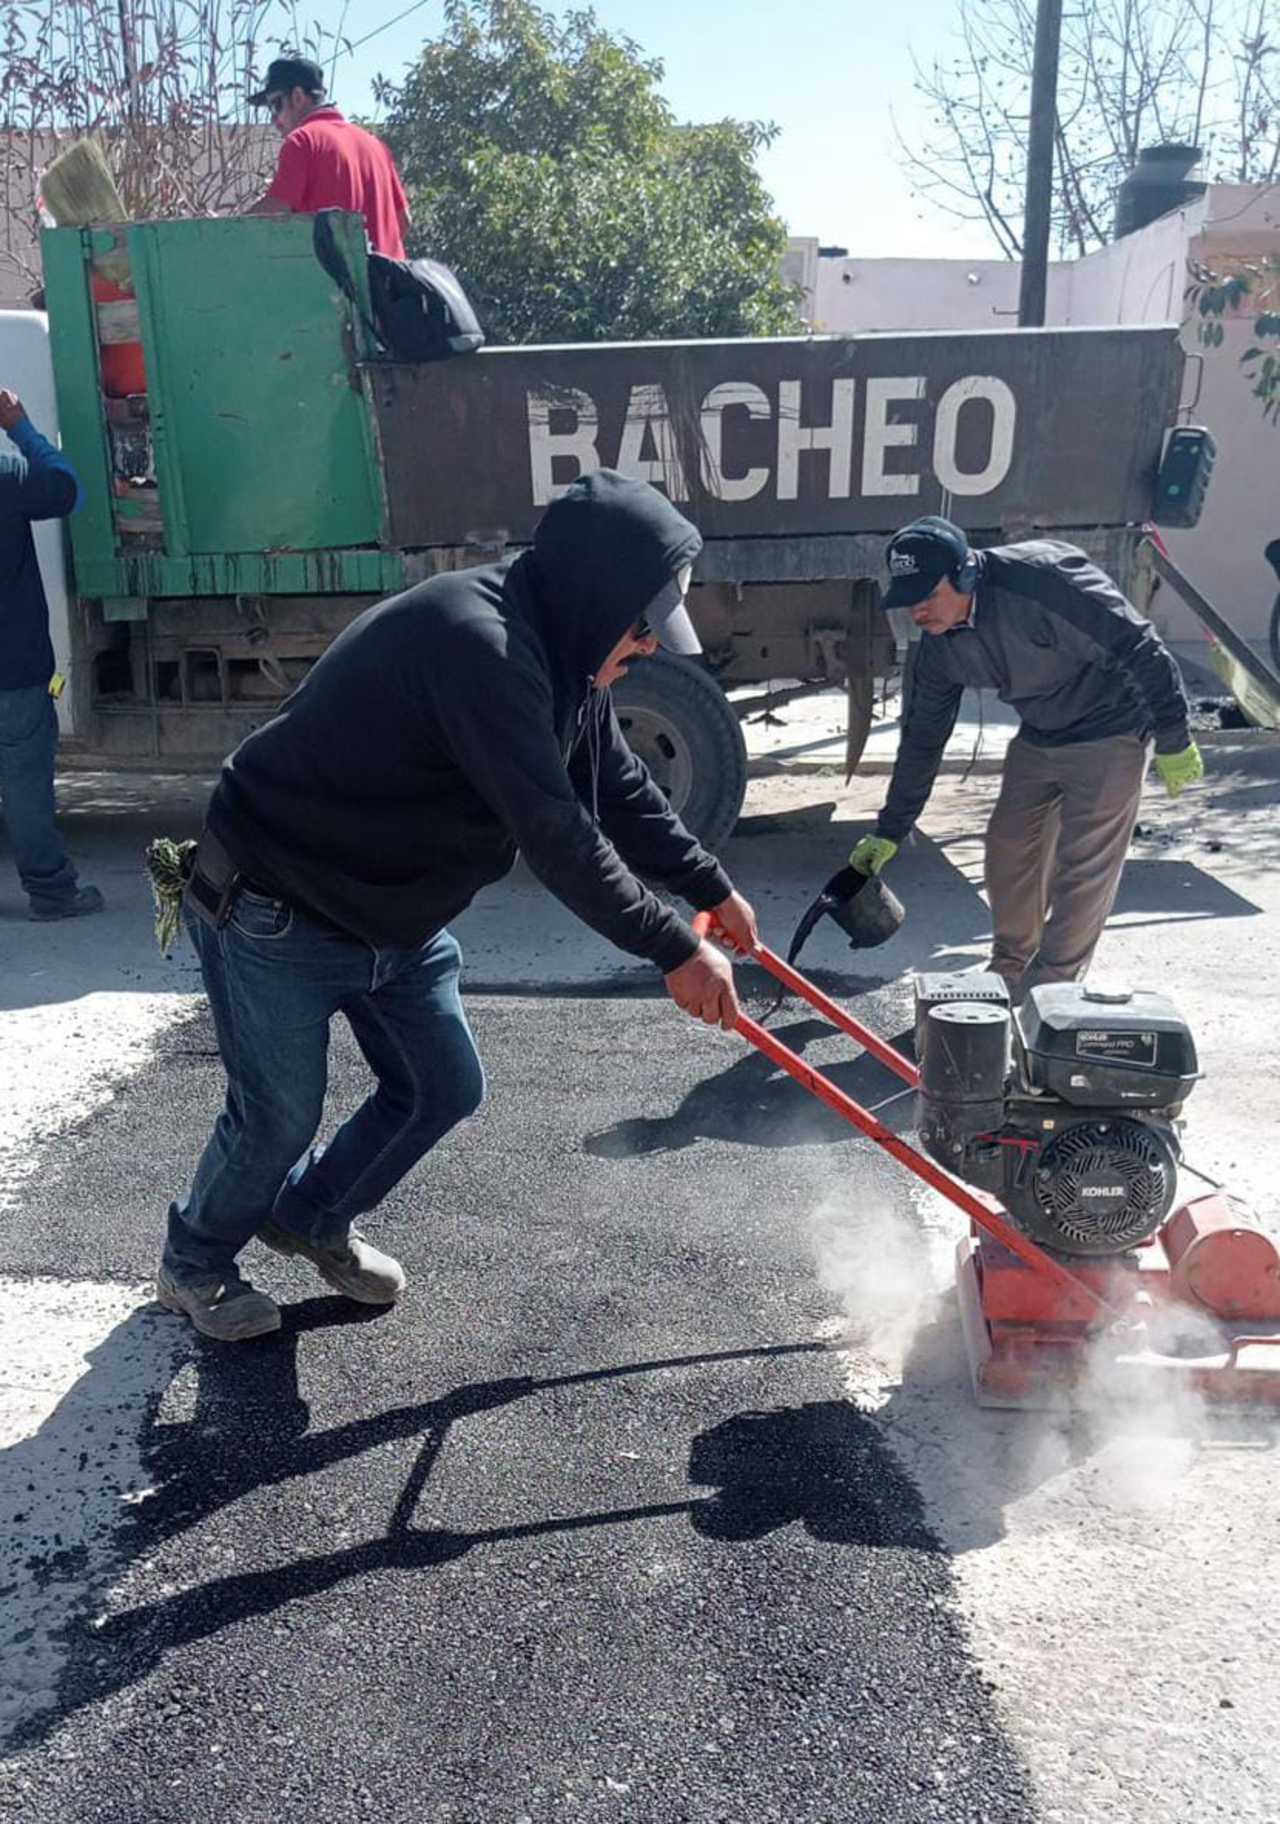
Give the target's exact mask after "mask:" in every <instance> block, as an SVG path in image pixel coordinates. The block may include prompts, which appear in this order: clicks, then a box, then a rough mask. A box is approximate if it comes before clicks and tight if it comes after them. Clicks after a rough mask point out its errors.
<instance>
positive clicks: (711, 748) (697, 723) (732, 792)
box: [613, 652, 747, 849]
mask: <svg viewBox="0 0 1280 1824" xmlns="http://www.w3.org/2000/svg"><path fill="white" fill-rule="evenodd" d="M613 703H614V708H615V710H616V711H617V716H618V721H619V723H620V724H621V727H622V732H623V734H624V735H625V736H626V738H627V742H628V744H629V745H630V747H631V748H632V749H633V751H634V752H635V753H636V754H638V755H639V757H640V759H641V760H643V761H644V763H645V765H646V766H647V767H648V769H649V771H650V772H651V773H652V774H653V777H654V779H655V780H656V781H657V783H658V784H659V785H660V786H661V787H662V789H663V791H664V792H665V793H666V794H667V797H668V798H669V799H670V801H671V805H672V808H673V809H674V810H675V812H676V813H677V815H678V816H679V817H680V818H681V820H682V821H683V822H684V823H685V824H687V825H688V827H689V829H691V830H692V831H693V833H694V835H695V836H696V837H697V838H698V840H699V841H700V842H702V843H704V844H705V845H706V847H707V848H709V849H715V848H718V847H719V846H720V844H721V843H722V842H723V841H724V840H725V838H726V837H727V836H728V834H729V832H730V831H731V830H732V828H733V826H734V824H735V823H736V822H737V821H738V815H739V813H740V812H741V810H742V801H743V799H744V798H745V797H746V794H747V744H746V742H745V741H744V740H743V738H742V728H741V726H740V724H739V722H738V718H737V717H736V716H735V715H734V713H733V710H732V708H731V707H730V705H729V703H728V701H727V699H726V698H725V694H724V692H723V691H722V690H721V688H720V686H719V685H718V684H717V683H716V681H715V679H714V678H713V677H712V676H711V674H710V672H708V671H707V670H706V669H705V667H703V666H702V665H699V664H698V663H697V661H696V660H694V659H682V658H677V657H676V656H675V654H674V653H670V652H658V653H655V654H654V656H653V657H652V658H651V659H644V660H642V661H641V662H640V663H639V664H636V665H633V666H632V667H631V669H630V671H628V673H627V675H626V677H625V678H620V679H619V681H618V682H617V683H616V684H615V685H614V686H613Z"/></svg>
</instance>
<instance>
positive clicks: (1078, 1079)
mask: <svg viewBox="0 0 1280 1824" xmlns="http://www.w3.org/2000/svg"><path fill="white" fill-rule="evenodd" d="M916 1055H917V1057H918V1059H919V1061H920V1097H919V1137H920V1144H921V1146H922V1147H923V1149H924V1150H925V1152H927V1153H928V1154H929V1156H930V1158H932V1159H935V1160H936V1161H937V1162H938V1164H939V1165H944V1166H946V1167H947V1169H948V1170H949V1171H951V1172H954V1173H955V1175H956V1177H958V1178H963V1179H964V1180H965V1182H966V1183H968V1184H971V1185H973V1186H975V1187H976V1188H977V1189H980V1190H985V1191H990V1192H991V1193H992V1194H993V1195H994V1196H996V1197H998V1198H999V1199H1000V1201H1001V1203H1002V1204H1003V1205H1004V1207H1005V1209H1006V1210H1007V1211H1008V1213H1009V1215H1010V1216H1012V1217H1013V1219H1014V1221H1015V1222H1017V1224H1018V1225H1019V1227H1020V1228H1022V1229H1023V1230H1024V1231H1025V1233H1026V1234H1028V1235H1030V1236H1031V1237H1032V1239H1033V1240H1035V1241H1037V1242H1039V1243H1040V1244H1041V1245H1042V1246H1043V1247H1047V1248H1052V1249H1054V1250H1055V1251H1056V1252H1058V1253H1061V1254H1076V1255H1105V1254H1122V1253H1124V1252H1125V1251H1126V1250H1127V1249H1129V1248H1133V1247H1136V1246H1137V1245H1138V1244H1139V1243H1141V1242H1143V1241H1146V1240H1147V1239H1148V1237H1149V1236H1151V1235H1152V1234H1154V1232H1155V1230H1156V1229H1158V1228H1159V1226H1160V1224H1161V1223H1162V1222H1163V1221H1164V1218H1165V1217H1166V1216H1167V1215H1168V1213H1169V1211H1170V1209H1171V1208H1172V1207H1173V1200H1174V1194H1175V1191H1176V1189H1177V1176H1178V1158H1179V1148H1178V1138H1177V1122H1178V1117H1179V1115H1180V1113H1181V1110H1182V1104H1183V1102H1184V1101H1185V1099H1186V1097H1187V1095H1188V1093H1189V1092H1190V1090H1191V1087H1192V1085H1193V1084H1194V1082H1195V1081H1196V1076H1197V1065H1196V1051H1195V1044H1194V1041H1193V1040H1192V1037H1191V1034H1190V1032H1189V1031H1188V1029H1187V1025H1186V1022H1185V1021H1184V1020H1183V1018H1182V1016H1181V1015H1180V1014H1179V1012H1178V1010H1177V1008H1176V1007H1175V1006H1174V1004H1173V1002H1172V1001H1171V1000H1170V999H1169V998H1168V996H1167V995H1163V994H1157V993H1153V992H1149V991H1147V990H1141V989H1115V990H1111V989H1106V988H1101V987H1094V986H1092V985H1089V984H1087V983H1083V982H1057V983H1052V984H1050V985H1047V986H1045V987H1041V988H1033V989H1032V991H1031V993H1030V994H1029V995H1028V997H1027V999H1026V1001H1025V1003H1024V1004H1023V1005H1022V1006H1021V1007H1019V1008H1017V1009H1015V1010H1012V1011H1011V1010H1010V1007H1009V995H1008V990H1007V988H1006V987H1005V984H1004V983H1003V981H1002V980H1001V979H1000V977H999V976H997V975H987V974H973V975H921V976H917V977H916Z"/></svg>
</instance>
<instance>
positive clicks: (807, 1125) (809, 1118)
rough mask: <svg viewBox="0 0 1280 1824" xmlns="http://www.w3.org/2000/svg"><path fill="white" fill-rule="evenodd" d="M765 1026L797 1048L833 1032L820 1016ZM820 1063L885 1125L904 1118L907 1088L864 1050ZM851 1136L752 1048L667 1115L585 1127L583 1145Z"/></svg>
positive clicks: (613, 1155) (597, 1152)
mask: <svg viewBox="0 0 1280 1824" xmlns="http://www.w3.org/2000/svg"><path fill="white" fill-rule="evenodd" d="M769 1030H770V1031H772V1032H773V1033H774V1034H775V1036H776V1037H777V1038H779V1039H780V1040H781V1041H782V1043H783V1044H784V1045H786V1046H788V1047H789V1048H790V1049H791V1050H792V1051H794V1052H797V1053H799V1054H801V1055H803V1053H804V1052H805V1050H806V1048H807V1047H809V1046H811V1045H813V1044H815V1043H816V1042H818V1041H819V1040H822V1039H830V1038H831V1037H832V1036H833V1034H832V1028H831V1027H830V1026H829V1025H828V1024H827V1022H826V1021H825V1020H820V1019H803V1020H798V1021H791V1022H790V1023H789V1024H786V1025H779V1026H771V1027H770V1029H769ZM900 1037H901V1038H906V1037H907V1035H900ZM907 1055H908V1056H909V1055H910V1053H909V1052H907ZM821 1068H822V1070H823V1074H824V1075H826V1076H827V1077H829V1078H830V1079H831V1081H832V1082H833V1083H834V1084H836V1086H837V1087H838V1088H840V1089H842V1090H843V1091H844V1092H845V1094H846V1095H849V1096H853V1097H854V1098H855V1099H856V1100H857V1101H859V1102H862V1103H864V1104H868V1105H870V1106H873V1107H875V1108H876V1109H877V1111H878V1112H879V1114H880V1118H881V1119H882V1120H883V1121H884V1122H885V1125H886V1126H888V1127H893V1126H894V1124H895V1119H900V1120H901V1121H902V1122H903V1124H904V1125H906V1124H908V1123H909V1121H910V1118H911V1113H912V1106H913V1104H912V1092H911V1091H910V1090H908V1089H906V1087H905V1085H904V1084H903V1083H902V1081H901V1080H900V1079H899V1078H898V1077H896V1076H895V1075H894V1074H893V1072H892V1071H890V1070H889V1069H887V1068H886V1066H885V1065H883V1064H880V1063H877V1061H876V1060H875V1059H874V1058H873V1057H871V1056H870V1055H869V1054H867V1053H865V1052H863V1053H859V1054H858V1055H857V1056H856V1057H853V1058H845V1059H841V1060H838V1061H837V1062H835V1063H833V1064H827V1063H824V1064H823V1065H822V1067H821ZM856 1138H858V1135H857V1132H856V1130H855V1129H854V1128H852V1127H851V1126H850V1125H849V1123H848V1122H847V1121H845V1120H843V1119H842V1118H841V1117H840V1116H839V1115H837V1114H835V1113H834V1112H833V1111H832V1110H831V1109H828V1108H827V1107H826V1106H825V1105H824V1104H823V1103H821V1102H819V1101H818V1100H817V1099H816V1097H815V1096H813V1095H812V1094H811V1092H810V1091H809V1090H807V1089H805V1088H803V1087H802V1086H801V1085H800V1084H799V1083H797V1082H796V1081H795V1080H794V1078H792V1077H790V1076H788V1075H787V1073H786V1072H785V1071H784V1070H783V1069H782V1068H781V1067H780V1066H779V1065H777V1064H774V1063H773V1062H772V1060H771V1059H769V1058H766V1057H765V1056H763V1054H762V1053H760V1052H758V1051H755V1050H752V1051H749V1052H747V1053H746V1054H745V1055H744V1056H743V1057H741V1058H739V1059H738V1060H737V1062H736V1063H734V1064H731V1065H730V1066H729V1068H728V1069H727V1070H723V1071H721V1072H720V1073H719V1075H718V1076H714V1077H704V1078H703V1079H702V1080H701V1081H700V1082H698V1083H695V1084H694V1086H693V1088H692V1089H691V1090H689V1092H688V1093H687V1095H686V1096H685V1098H684V1100H683V1101H682V1102H681V1103H680V1106H679V1107H678V1108H677V1109H675V1110H673V1112H672V1113H671V1114H668V1115H632V1116H628V1117H627V1118H626V1119H624V1120H621V1121H616V1122H615V1123H614V1124H613V1126H612V1127H607V1128H603V1129H601V1130H600V1131H599V1132H598V1133H594V1134H588V1135H587V1136H586V1137H585V1139H584V1140H583V1149H584V1151H586V1152H587V1153H588V1154H590V1156H591V1157H592V1158H594V1159H617V1160H621V1159H635V1158H639V1157H642V1156H645V1155H648V1154H651V1153H676V1152H682V1151H683V1150H684V1149H685V1148H686V1147H690V1146H696V1145H698V1144H699V1143H700V1142H702V1141H706V1140H725V1141H731V1142H733V1143H734V1144H736V1145H740V1146H765V1147H781V1146H833V1145H836V1144H838V1143H840V1142H843V1141H848V1140H853V1139H856Z"/></svg>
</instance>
